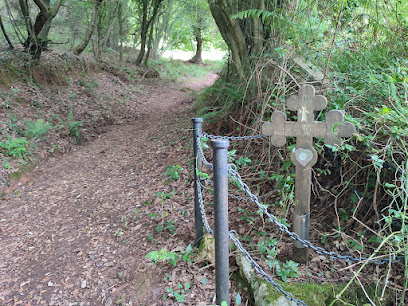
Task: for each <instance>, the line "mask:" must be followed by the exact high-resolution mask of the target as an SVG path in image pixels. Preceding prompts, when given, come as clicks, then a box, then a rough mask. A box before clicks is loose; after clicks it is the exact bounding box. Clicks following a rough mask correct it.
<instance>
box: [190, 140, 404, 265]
mask: <svg viewBox="0 0 408 306" xmlns="http://www.w3.org/2000/svg"><path fill="white" fill-rule="evenodd" d="M263 136H264V135H257V136H244V137H238V138H239V139H245V138H246V137H257V138H262V137H263ZM202 137H208V138H210V139H214V138H217V139H231V138H230V137H227V136H214V135H208V134H207V133H203V134H202V136H201V137H200V136H197V138H198V140H199V141H198V142H197V143H198V144H199V145H198V152H199V154H200V158H201V159H202V161H203V163H204V165H206V166H207V167H208V168H209V169H211V170H212V169H213V165H212V164H211V163H210V162H208V161H207V159H206V158H205V156H204V152H203V150H202V146H201V138H202ZM212 137H213V138H212ZM252 139H253V138H252ZM233 140H236V139H233ZM228 173H229V174H230V175H231V177H232V178H233V179H235V180H236V181H237V182H238V183H239V184H240V186H241V188H242V190H243V191H244V192H245V193H246V194H247V195H248V198H249V200H250V201H252V202H254V203H255V204H256V205H257V206H258V208H259V210H260V211H261V212H262V213H264V214H265V215H266V216H267V217H268V219H269V221H271V222H272V223H274V224H275V225H277V227H278V229H279V230H280V231H282V232H284V233H286V234H288V235H289V237H290V238H291V239H292V240H296V241H300V243H302V245H303V246H304V247H306V248H311V249H312V250H314V251H315V252H316V253H317V254H320V255H325V256H328V257H330V258H332V259H341V260H344V261H346V262H352V263H357V262H362V261H368V262H369V263H373V264H376V265H381V264H386V263H389V262H392V263H396V262H400V261H401V260H403V259H404V256H403V255H401V256H397V257H395V258H394V259H389V258H383V259H379V260H377V259H369V258H367V257H361V258H355V257H353V256H351V255H341V254H338V253H336V252H329V251H326V250H325V249H323V248H322V247H317V246H314V245H313V244H312V243H311V242H310V241H309V240H303V239H301V238H300V237H299V235H298V234H296V233H294V232H291V231H290V230H289V229H288V227H287V226H286V225H284V224H282V223H280V222H279V221H278V219H277V218H276V217H275V216H274V215H272V214H270V213H269V212H268V210H267V209H266V207H264V206H263V205H261V204H260V202H259V199H258V197H257V196H256V195H254V194H253V193H252V192H251V190H250V188H249V187H248V185H247V184H245V183H244V182H243V181H242V178H241V176H240V175H239V173H238V172H237V168H236V165H234V164H229V165H228ZM200 188H201V186H200ZM233 197H235V195H233ZM236 197H239V196H236ZM248 198H244V199H245V200H248ZM239 199H241V198H239ZM201 201H202V198H201ZM202 205H204V204H202ZM204 214H205V213H204ZM203 220H204V219H203ZM210 230H211V228H210ZM207 231H208V230H207ZM211 231H212V230H211ZM208 232H209V231H208Z"/></svg>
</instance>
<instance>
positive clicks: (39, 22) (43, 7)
mask: <svg viewBox="0 0 408 306" xmlns="http://www.w3.org/2000/svg"><path fill="white" fill-rule="evenodd" d="M63 1H64V0H58V1H57V2H56V3H55V4H54V6H53V7H52V8H51V7H50V0H34V2H35V4H36V5H37V6H38V8H39V9H40V12H39V13H38V14H37V16H36V18H35V23H34V25H33V24H32V21H31V18H30V12H29V9H28V5H27V1H25V0H19V4H20V9H21V13H22V15H23V17H24V20H25V24H26V28H27V33H28V35H27V39H26V41H25V42H24V47H25V49H26V50H29V52H30V54H31V55H32V56H33V57H34V58H35V59H39V58H40V56H41V52H42V50H43V49H44V47H46V45H47V37H48V33H49V31H50V28H51V22H52V20H53V19H54V17H55V16H56V15H57V13H58V11H59V8H60V7H61V4H62V2H63Z"/></svg>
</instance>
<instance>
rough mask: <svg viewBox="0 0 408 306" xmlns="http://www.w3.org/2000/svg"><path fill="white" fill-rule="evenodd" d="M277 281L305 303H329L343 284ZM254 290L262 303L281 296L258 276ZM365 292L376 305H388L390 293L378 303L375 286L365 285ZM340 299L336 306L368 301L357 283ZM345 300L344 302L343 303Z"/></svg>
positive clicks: (361, 303)
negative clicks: (261, 299)
mask: <svg viewBox="0 0 408 306" xmlns="http://www.w3.org/2000/svg"><path fill="white" fill-rule="evenodd" d="M276 282H277V283H279V284H280V285H281V286H282V288H283V290H285V291H286V292H290V293H292V294H293V296H294V297H295V298H297V299H300V300H302V301H303V302H305V303H306V304H307V305H316V306H319V305H322V306H323V305H329V304H330V303H331V302H332V301H333V300H334V297H335V295H336V294H338V293H339V292H340V291H341V290H342V289H343V288H344V286H345V284H334V285H333V284H315V283H290V284H289V283H283V282H280V281H276ZM253 283H254V287H255V288H259V289H258V290H256V291H257V292H256V293H255V294H258V295H260V296H259V297H261V296H263V301H264V303H263V305H274V302H275V303H276V301H277V300H279V298H281V297H282V294H281V293H279V292H278V291H277V290H275V289H274V288H273V286H272V285H271V284H269V283H268V282H266V281H264V280H261V279H259V278H257V279H256V281H254V282H253ZM365 290H366V292H367V293H368V294H369V295H370V297H371V299H373V301H374V303H378V304H376V305H389V302H390V301H391V299H390V295H388V297H387V298H386V299H385V301H383V302H382V303H380V302H379V301H377V300H376V299H375V287H373V286H366V287H365ZM341 299H342V301H343V302H341V301H337V302H335V303H334V305H336V306H340V305H345V303H348V304H351V305H366V304H367V303H369V301H368V299H367V298H366V297H365V295H364V292H363V291H362V289H361V288H360V286H359V285H357V284H355V285H354V288H351V289H348V290H347V291H346V292H345V294H343V296H342V297H341ZM344 302H345V303H344Z"/></svg>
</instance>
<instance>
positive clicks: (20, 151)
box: [0, 135, 30, 159]
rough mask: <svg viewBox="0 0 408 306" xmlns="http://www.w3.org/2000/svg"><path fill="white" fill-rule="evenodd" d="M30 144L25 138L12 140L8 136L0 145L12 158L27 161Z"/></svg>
mask: <svg viewBox="0 0 408 306" xmlns="http://www.w3.org/2000/svg"><path fill="white" fill-rule="evenodd" d="M29 146H30V142H29V141H28V140H27V139H24V138H12V137H11V136H10V135H7V139H6V140H5V141H2V142H1V143H0V147H2V148H3V149H5V150H6V154H7V155H9V156H11V157H17V158H23V159H26V158H27V155H29V154H30V151H29Z"/></svg>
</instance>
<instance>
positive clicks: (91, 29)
mask: <svg viewBox="0 0 408 306" xmlns="http://www.w3.org/2000/svg"><path fill="white" fill-rule="evenodd" d="M20 1H24V0H20ZM102 1H103V0H95V2H94V5H93V9H92V17H91V20H90V21H89V24H88V29H87V30H86V33H85V37H84V39H83V40H82V42H81V43H80V44H79V45H78V46H76V47H75V48H74V54H75V55H79V54H81V53H82V52H83V51H84V50H85V48H86V46H87V45H88V43H89V41H90V40H91V37H92V34H93V32H94V31H95V26H96V22H97V18H98V11H99V7H100V5H101V3H102Z"/></svg>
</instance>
